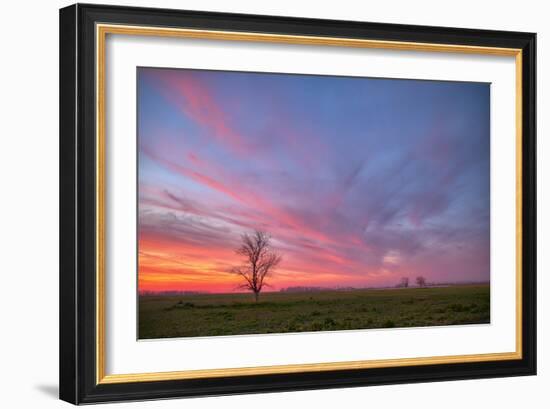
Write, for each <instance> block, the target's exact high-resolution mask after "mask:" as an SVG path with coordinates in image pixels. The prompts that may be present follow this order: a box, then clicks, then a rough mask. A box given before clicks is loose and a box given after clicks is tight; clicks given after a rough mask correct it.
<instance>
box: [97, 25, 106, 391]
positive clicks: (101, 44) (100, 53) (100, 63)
mask: <svg viewBox="0 0 550 409" xmlns="http://www.w3.org/2000/svg"><path fill="white" fill-rule="evenodd" d="M96 64H97V66H96V110H97V111H96V132H97V135H96V172H97V174H96V183H97V185H96V200H97V202H96V209H97V210H96V212H97V214H96V223H97V226H96V337H97V338H96V383H98V384H99V383H100V382H101V381H102V380H103V378H104V377H105V189H106V185H105V34H104V32H103V30H96Z"/></svg>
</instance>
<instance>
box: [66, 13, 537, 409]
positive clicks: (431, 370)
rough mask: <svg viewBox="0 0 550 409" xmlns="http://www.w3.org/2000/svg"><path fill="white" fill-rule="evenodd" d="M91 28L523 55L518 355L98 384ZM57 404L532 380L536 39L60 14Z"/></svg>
mask: <svg viewBox="0 0 550 409" xmlns="http://www.w3.org/2000/svg"><path fill="white" fill-rule="evenodd" d="M96 23H113V24H127V25H141V26H157V27H176V28H177V27H186V28H195V29H209V30H223V31H237V32H256V33H272V34H285V35H301V36H322V37H335V38H354V39H371V40H385V41H406V42H415V43H416V42H417V43H433V44H453V45H455V44H459V45H466V46H484V47H503V48H517V49H521V50H522V55H523V58H522V80H523V86H522V107H521V108H522V116H523V121H522V142H521V146H522V215H521V216H522V232H523V240H522V283H523V286H522V297H521V307H522V323H523V327H522V340H523V342H522V354H521V359H515V360H503V361H487V362H468V363H447V364H434V365H414V366H399V367H384V368H369V369H350V370H334V371H332V370H331V371H320V372H303V373H301V372H299V373H289V374H264V375H252V376H231V377H214V378H205V379H185V380H164V381H147V382H127V383H126V382H122V383H111V384H101V383H98V382H97V376H96V374H97V356H96V336H97V334H96V320H97V315H96V307H97V305H96V300H97V298H96V295H97V294H96V274H95V272H96V240H97V237H96V229H95V226H96V199H97V197H96V195H97V192H96V184H95V178H96V152H97V151H96V132H95V131H96V117H95V115H96V111H95V109H96V108H95V107H96V103H95V101H96V93H95V90H96V88H95V86H96V73H95V65H94V62H95V58H96V54H95V53H96V43H95V40H96V35H95V26H96ZM59 46H60V77H59V79H60V254H59V257H60V315H59V321H60V333H59V336H60V363H59V365H60V379H59V383H60V389H59V390H60V392H59V394H60V398H61V399H62V400H65V401H67V402H71V403H74V404H82V403H95V402H106V401H125V400H145V399H159V398H173V397H191V396H202V395H225V394H241V393H257V392H274V391H295V390H308V389H320V388H340V387H352V386H368V385H383V384H397V383H411V382H428V381H444V380H458V379H472V378H489V377H503V376H519V375H534V374H536V153H535V142H536V136H535V133H536V117H535V115H536V94H535V79H536V78H535V76H536V72H535V69H536V34H533V33H523V32H506V31H486V30H472V29H458V28H443V27H422V26H412V25H396V24H379V23H363V22H350V21H332V20H318V19H305V18H289V17H273V16H258V15H244V14H226V13H212V12H200V11H180V10H166V9H150V8H134V7H115V6H101V5H86V4H77V5H72V6H69V7H66V8H63V9H61V10H60V44H59Z"/></svg>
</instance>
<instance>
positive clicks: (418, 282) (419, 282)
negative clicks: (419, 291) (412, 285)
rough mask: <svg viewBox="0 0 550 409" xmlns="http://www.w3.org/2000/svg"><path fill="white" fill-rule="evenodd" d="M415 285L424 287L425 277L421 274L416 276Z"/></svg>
mask: <svg viewBox="0 0 550 409" xmlns="http://www.w3.org/2000/svg"><path fill="white" fill-rule="evenodd" d="M416 285H417V286H419V287H426V278H425V277H423V276H418V277H416Z"/></svg>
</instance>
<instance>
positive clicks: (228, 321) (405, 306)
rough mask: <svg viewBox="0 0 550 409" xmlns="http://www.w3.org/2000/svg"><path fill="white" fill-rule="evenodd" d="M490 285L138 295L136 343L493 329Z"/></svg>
mask: <svg viewBox="0 0 550 409" xmlns="http://www.w3.org/2000/svg"><path fill="white" fill-rule="evenodd" d="M489 318H490V314H489V286H488V285H462V286H452V287H437V288H435V287H434V288H407V289H380V290H350V291H322V292H303V293H264V294H262V295H261V296H260V301H259V302H258V303H255V302H254V299H253V297H252V295H251V294H201V295H185V296H141V297H140V299H139V338H140V339H150V338H171V337H194V336H213V335H238V334H267V333H283V332H303V331H336V330H349V329H368V328H402V327H421V326H433V325H456V324H480V323H489Z"/></svg>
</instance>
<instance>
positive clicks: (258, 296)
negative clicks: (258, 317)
mask: <svg viewBox="0 0 550 409" xmlns="http://www.w3.org/2000/svg"><path fill="white" fill-rule="evenodd" d="M258 298H260V293H259V292H256V291H255V292H254V301H256V302H258Z"/></svg>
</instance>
